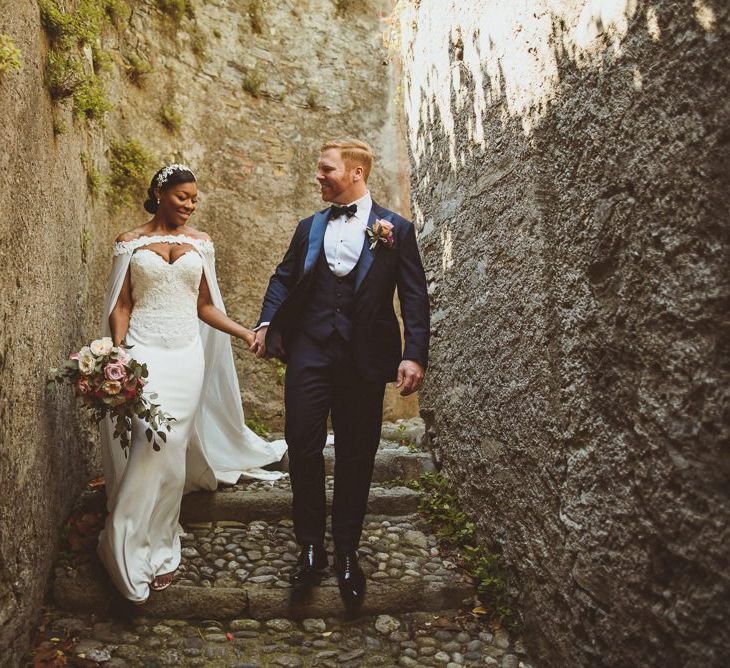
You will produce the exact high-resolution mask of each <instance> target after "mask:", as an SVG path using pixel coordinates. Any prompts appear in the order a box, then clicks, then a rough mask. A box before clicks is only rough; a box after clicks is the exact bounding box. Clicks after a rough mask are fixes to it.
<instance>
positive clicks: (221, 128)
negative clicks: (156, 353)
mask: <svg viewBox="0 0 730 668" xmlns="http://www.w3.org/2000/svg"><path fill="white" fill-rule="evenodd" d="M60 4H61V5H62V6H63V7H68V8H73V7H75V6H76V5H78V4H79V3H78V2H76V1H75V0H69V1H68V2H66V1H64V2H62V3H60ZM117 4H120V5H121V4H124V3H117ZM127 4H129V5H130V7H131V9H132V15H131V17H130V18H129V20H128V21H126V20H125V21H122V22H121V23H120V24H119V26H118V27H117V28H111V27H110V28H108V29H105V30H104V32H103V34H102V36H101V40H100V42H99V44H98V45H95V46H98V47H100V50H101V51H104V52H106V53H108V55H109V57H110V59H109V66H110V67H109V71H106V72H102V73H101V75H100V76H101V79H102V80H103V82H104V85H105V87H106V88H107V90H108V93H109V100H110V101H111V103H112V105H113V110H112V111H111V112H110V113H109V114H108V115H107V117H106V119H105V125H104V126H103V127H102V126H101V125H94V124H87V123H86V122H85V121H83V120H79V119H74V118H73V117H72V113H71V109H70V105H59V104H53V103H52V102H51V101H50V98H49V95H48V92H47V89H46V86H45V84H44V78H45V77H44V69H45V59H46V54H47V51H48V44H47V43H46V40H45V36H44V32H43V29H42V27H41V25H40V12H39V8H38V3H37V2H19V3H18V2H15V3H13V2H3V3H0V5H2V11H0V32H2V33H7V34H8V35H10V36H11V37H12V38H13V39H14V41H15V43H16V45H17V46H18V47H19V49H20V51H21V57H22V69H21V71H20V72H18V73H10V74H8V75H6V76H3V77H2V81H1V82H0V117H1V118H2V123H0V143H1V144H2V146H3V150H2V151H1V152H0V185H1V187H0V207H1V210H2V212H3V225H2V226H0V228H1V229H0V263H2V267H3V271H2V277H1V278H0V295H1V296H0V322H2V326H1V328H0V417H1V418H2V419H1V420H0V423H1V425H2V426H1V427H0V442H2V448H1V449H2V456H1V457H0V488H2V490H3V495H2V499H1V500H0V526H2V527H3V530H2V531H0V648H2V649H0V663H5V662H6V659H7V660H10V658H9V657H11V656H19V653H22V651H23V649H24V646H25V645H26V643H27V640H28V629H30V624H29V620H30V619H32V618H33V617H35V616H36V615H37V613H38V610H39V606H40V602H41V599H42V596H43V588H44V586H45V583H46V581H47V576H48V574H49V570H50V567H51V563H52V561H53V557H54V553H55V548H56V544H57V536H58V528H59V525H60V523H61V521H62V520H63V518H64V517H65V516H66V515H67V514H68V511H69V507H70V501H71V499H72V498H73V497H75V496H76V494H77V492H78V491H79V489H80V486H81V485H82V484H83V481H84V480H88V479H89V478H90V477H92V476H93V475H94V474H95V473H96V471H97V470H98V465H99V462H98V455H97V451H96V450H95V448H94V445H95V443H96V438H97V437H96V428H95V427H94V426H93V423H91V422H87V421H85V420H82V419H80V418H79V417H78V416H79V414H80V410H79V409H77V408H76V407H75V406H74V404H73V400H72V398H71V397H70V393H68V392H62V393H60V394H58V395H56V394H55V393H47V392H46V391H45V390H44V382H43V381H44V379H45V377H46V374H47V370H48V368H49V367H51V366H53V365H55V364H58V363H59V362H60V361H61V359H62V358H63V357H64V356H65V355H67V354H68V353H70V352H71V351H72V350H73V349H74V348H75V347H77V346H79V345H81V344H82V343H84V342H87V341H89V340H90V339H92V338H94V337H96V336H97V335H98V323H99V315H100V313H99V312H100V304H101V299H102V294H103V290H104V285H105V281H106V275H107V272H108V269H109V266H110V260H111V242H112V240H113V239H114V237H115V236H116V235H117V234H118V233H119V232H121V231H123V230H125V229H129V228H131V227H134V226H137V225H140V224H142V223H144V222H145V221H146V220H147V219H148V218H149V216H147V214H146V213H145V212H144V211H143V210H142V207H141V201H142V200H141V199H138V200H136V201H135V202H134V203H133V205H131V206H129V207H123V208H121V209H119V210H117V211H110V210H109V208H108V206H107V205H108V199H107V197H106V195H105V193H104V190H105V188H104V187H102V188H101V189H100V190H99V192H97V193H96V194H95V195H94V196H92V194H91V192H90V189H89V187H88V185H87V180H88V177H87V169H86V168H85V166H84V164H83V163H82V157H83V158H84V161H85V163H86V165H88V166H89V173H90V170H91V169H93V170H94V172H97V173H98V174H99V175H100V176H101V177H102V179H107V178H108V177H109V155H108V152H107V150H108V148H109V145H110V142H111V141H112V140H127V139H134V140H137V141H139V142H141V143H142V144H143V145H144V146H145V147H146V148H147V149H148V150H149V151H150V152H151V154H152V155H153V156H154V159H155V162H156V163H158V164H159V163H162V162H165V161H184V162H188V163H190V164H191V165H192V166H193V167H194V169H195V170H196V172H197V173H198V175H199V178H200V182H199V185H200V190H201V194H202V197H201V203H200V207H199V209H198V211H197V212H196V214H195V219H194V222H193V225H194V226H196V227H200V228H201V229H204V230H205V231H207V232H209V233H210V234H211V235H212V236H213V238H214V240H215V242H216V247H217V266H218V275H219V279H220V282H221V288H222V291H223V294H224V297H225V299H226V304H227V308H228V311H229V312H230V314H231V315H232V316H233V317H235V318H237V319H238V320H240V321H242V322H244V323H247V324H249V325H252V324H253V323H254V321H255V319H256V318H257V316H258V311H259V308H260V300H261V297H262V294H263V292H264V289H265V286H266V282H267V280H268V277H269V275H270V273H271V271H272V270H273V267H274V266H275V264H276V262H277V261H278V260H279V259H280V258H281V256H282V255H283V252H284V250H285V248H286V245H287V244H288V241H289V238H290V236H291V233H292V231H293V229H294V227H295V225H296V222H297V220H298V219H299V218H301V217H304V216H306V215H309V214H310V213H311V212H312V211H314V210H316V209H318V208H320V207H321V201H320V200H319V197H318V195H317V192H316V189H315V187H314V185H315V184H314V178H313V172H314V161H315V159H316V153H317V148H318V145H319V143H320V141H321V140H322V139H324V138H328V137H330V136H331V135H332V134H335V135H347V134H351V135H357V136H360V137H363V138H364V139H366V140H368V141H370V142H371V143H372V144H373V145H374V147H375V150H376V152H377V154H378V162H377V166H376V169H375V170H374V173H373V178H372V183H371V187H372V190H373V193H374V195H375V197H376V199H378V200H379V201H381V202H382V203H383V204H386V205H389V206H390V207H392V208H395V209H399V210H401V211H403V212H404V213H405V214H406V215H407V214H408V210H407V201H406V200H407V197H406V196H405V194H406V193H407V190H408V184H407V179H403V178H401V177H400V176H399V174H400V173H402V170H403V167H405V166H407V157H406V155H405V151H404V149H403V148H402V146H403V142H402V141H401V140H400V139H399V130H398V124H397V114H396V113H394V111H395V103H396V84H395V77H394V68H393V66H392V65H390V64H389V63H388V62H387V59H386V58H385V57H384V55H385V54H384V49H383V44H382V36H381V35H382V32H381V26H382V23H381V21H380V12H382V11H388V10H389V6H388V2H386V1H385V0H368V1H367V2H362V3H357V7H352V8H351V9H348V11H347V12H346V13H344V14H343V13H342V12H340V11H338V8H337V6H336V3H333V2H331V1H330V0H302V1H301V2H297V3H275V2H263V3H261V2H255V3H254V2H253V0H251V1H249V0H216V1H215V2H207V1H206V2H202V1H201V0H192V1H191V3H190V4H191V6H192V7H193V8H194V13H195V19H194V20H193V19H182V20H181V21H180V22H173V21H171V20H170V18H169V17H167V16H165V15H164V14H163V13H161V12H160V11H158V9H157V4H158V3H156V2H152V1H150V0H145V1H141V0H139V1H138V0H134V1H130V2H129V3H127ZM254 5H255V7H257V8H258V9H257V10H256V11H257V13H256V19H255V20H254V19H253V18H252V16H253V14H252V12H253V9H252V7H253V6H254ZM295 5H296V6H295ZM115 6H116V5H115ZM333 34H336V35H337V38H338V42H339V43H342V44H357V45H358V47H359V48H358V49H357V53H355V52H351V53H347V54H343V53H342V52H341V51H338V50H333V49H332V47H331V40H332V35H333ZM292 36H296V38H292ZM86 51H87V54H86V61H85V62H86V69H87V70H89V71H90V70H91V68H92V62H91V56H90V54H91V49H89V48H87V49H86ZM203 52H205V53H203ZM131 54H134V55H137V56H140V57H142V58H144V59H146V60H147V61H149V63H150V64H151V66H152V68H153V71H152V72H151V73H150V74H148V75H146V76H145V77H144V81H143V82H142V85H140V86H134V85H132V84H131V83H130V81H129V78H128V76H127V69H128V61H127V60H126V59H127V58H128V57H129V56H130V55H131ZM252 77H260V79H261V84H260V89H259V90H258V92H257V93H256V95H253V94H252V93H251V92H250V90H251V85H250V83H251V81H252ZM247 87H248V88H249V91H247V90H245V88H247ZM163 104H165V105H170V106H172V107H173V108H174V109H175V110H176V111H177V112H178V113H179V114H180V115H181V117H182V123H181V127H180V130H179V132H177V133H170V132H168V131H166V130H165V129H164V128H163V127H162V125H161V124H160V121H159V112H160V107H161V105H163ZM54 123H56V126H57V127H60V126H61V125H64V126H65V128H66V131H65V132H64V133H63V134H58V135H57V136H54V129H53V128H54ZM150 176H151V175H150ZM234 353H235V358H236V364H237V368H238V370H239V373H240V376H241V380H242V383H241V387H242V392H243V400H244V404H245V408H246V413H247V416H248V417H256V418H258V419H259V420H260V421H262V422H264V423H265V424H267V425H269V426H272V427H280V425H281V416H282V394H283V387H282V383H281V369H280V368H279V367H278V366H277V365H275V364H274V363H267V362H261V361H255V360H254V358H253V357H252V356H251V355H250V354H248V353H247V351H246V350H245V349H244V347H243V346H241V345H240V344H238V343H236V344H235V345H234ZM388 397H389V398H388V400H387V402H386V416H388V417H390V418H396V417H401V416H412V415H414V414H415V412H416V411H417V403H416V400H415V398H414V397H410V398H408V399H407V400H405V401H404V400H401V399H400V398H399V396H398V394H397V392H395V391H394V390H393V389H392V388H391V389H389V391H388ZM29 508H32V509H33V521H32V522H30V521H28V516H27V512H28V510H27V509H29ZM9 527H10V528H11V530H8V528H9Z"/></svg>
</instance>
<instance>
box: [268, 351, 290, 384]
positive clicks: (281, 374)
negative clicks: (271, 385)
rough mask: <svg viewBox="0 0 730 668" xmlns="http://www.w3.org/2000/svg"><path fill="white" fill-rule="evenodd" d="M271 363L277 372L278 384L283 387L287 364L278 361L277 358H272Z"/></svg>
mask: <svg viewBox="0 0 730 668" xmlns="http://www.w3.org/2000/svg"><path fill="white" fill-rule="evenodd" d="M270 363H271V365H272V366H273V367H274V369H275V371H276V384H277V385H283V384H284V379H285V378H286V364H284V363H283V362H282V361H281V360H278V359H276V358H275V357H272V358H271V359H270Z"/></svg>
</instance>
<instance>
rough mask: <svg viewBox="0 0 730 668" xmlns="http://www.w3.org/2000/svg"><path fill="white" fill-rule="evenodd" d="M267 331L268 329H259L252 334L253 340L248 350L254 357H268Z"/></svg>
mask: <svg viewBox="0 0 730 668" xmlns="http://www.w3.org/2000/svg"><path fill="white" fill-rule="evenodd" d="M268 329H269V328H268V327H261V328H260V329H257V330H256V332H254V340H253V342H252V343H251V345H250V346H249V348H248V349H249V350H250V351H251V352H252V353H253V354H254V355H256V357H259V358H264V357H268V355H267V354H266V331H267V330H268Z"/></svg>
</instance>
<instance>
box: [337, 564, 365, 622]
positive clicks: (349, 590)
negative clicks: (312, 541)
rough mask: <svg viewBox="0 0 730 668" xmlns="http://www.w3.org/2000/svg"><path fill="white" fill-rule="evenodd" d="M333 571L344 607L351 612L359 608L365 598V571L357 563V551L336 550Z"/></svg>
mask: <svg viewBox="0 0 730 668" xmlns="http://www.w3.org/2000/svg"><path fill="white" fill-rule="evenodd" d="M335 572H336V573H337V584H338V585H339V587H340V596H341V597H342V602H343V603H344V604H345V607H346V608H347V610H349V611H351V612H353V611H357V610H359V609H360V607H361V606H362V604H363V601H364V600H365V573H363V571H362V568H360V564H359V563H358V560H357V551H356V550H347V551H343V552H339V551H338V552H337V553H336V554H335Z"/></svg>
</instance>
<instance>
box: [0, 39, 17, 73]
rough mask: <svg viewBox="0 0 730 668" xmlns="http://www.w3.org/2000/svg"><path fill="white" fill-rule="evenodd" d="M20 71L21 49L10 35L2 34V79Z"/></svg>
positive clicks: (0, 61)
mask: <svg viewBox="0 0 730 668" xmlns="http://www.w3.org/2000/svg"><path fill="white" fill-rule="evenodd" d="M18 70H20V49H19V48H18V47H17V46H15V42H14V41H13V39H12V37H10V35H6V34H4V33H0V77H2V76H3V75H5V74H12V73H13V72H17V71H18Z"/></svg>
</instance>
